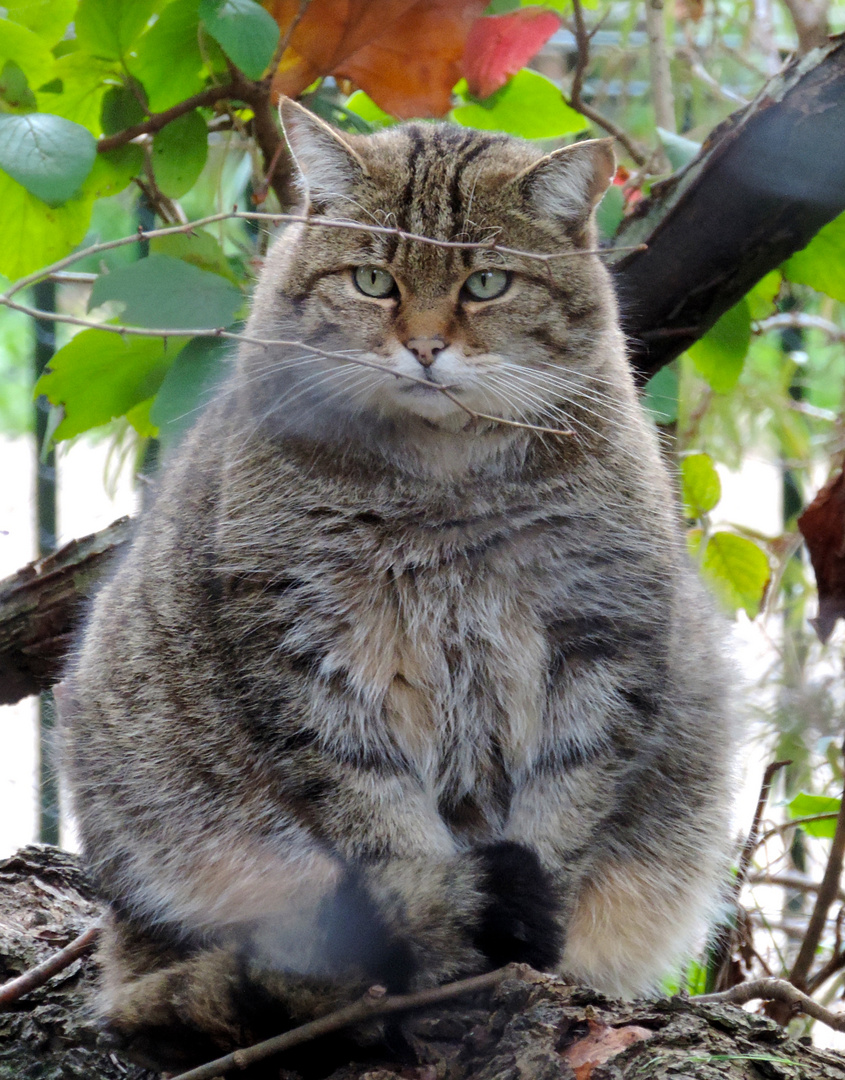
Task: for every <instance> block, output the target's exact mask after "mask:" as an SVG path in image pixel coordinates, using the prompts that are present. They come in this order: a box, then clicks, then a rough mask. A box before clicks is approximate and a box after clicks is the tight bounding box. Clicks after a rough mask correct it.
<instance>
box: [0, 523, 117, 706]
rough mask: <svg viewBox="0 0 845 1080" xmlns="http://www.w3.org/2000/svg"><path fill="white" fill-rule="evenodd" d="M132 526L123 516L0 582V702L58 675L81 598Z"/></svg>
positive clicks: (40, 686) (15, 698)
mask: <svg viewBox="0 0 845 1080" xmlns="http://www.w3.org/2000/svg"><path fill="white" fill-rule="evenodd" d="M130 531H131V523H130V521H129V519H128V518H121V519H120V521H115V522H114V523H113V524H112V525H109V527H108V528H107V529H103V531H102V532H98V533H92V534H91V535H90V536H85V537H83V538H82V539H81V540H72V541H71V542H70V543H69V544H65V546H64V547H63V548H60V549H59V550H58V551H57V552H55V553H54V554H53V555H48V556H47V557H46V558H44V559H38V560H36V561H35V562H32V563H30V564H29V565H28V566H25V567H24V568H23V569H22V570H19V571H18V572H17V573H16V574H13V575H12V576H11V577H9V578H6V580H5V581H2V582H0V705H11V704H13V703H14V702H16V701H19V700H20V699H21V698H22V697H26V696H27V694H37V693H38V691H39V690H45V689H47V687H49V686H50V685H52V683H54V682H55V681H56V680H57V679H58V678H59V676H60V675H61V667H62V662H63V660H64V658H65V654H66V653H67V650H68V648H69V646H70V642H71V640H72V637H73V631H74V629H75V627H76V625H77V623H78V622H79V618H80V616H81V614H82V608H83V603H82V601H83V600H84V599H85V598H87V597H88V596H90V595H91V593H92V592H93V590H94V587H95V585H96V583H97V581H98V580H99V579H100V578H101V577H102V574H103V572H104V570H105V569H106V567H107V566H108V565H109V563H110V562H111V560H112V559H113V558H114V556H115V554H116V553H117V552H118V551H119V550H120V548H121V547H122V546H123V545H124V544H125V543H126V541H127V540H128V539H129V534H130Z"/></svg>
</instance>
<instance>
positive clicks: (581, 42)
mask: <svg viewBox="0 0 845 1080" xmlns="http://www.w3.org/2000/svg"><path fill="white" fill-rule="evenodd" d="M572 12H573V18H574V22H575V42H576V44H577V46H578V58H577V60H576V63H575V71H574V73H573V75H572V87H571V89H570V91H569V104H570V105H571V106H572V108H573V109H575V110H577V111H578V112H579V113H582V114H583V115H584V116H586V117H587V119H588V120H592V121H593V123H594V124H597V125H598V126H599V127H600V128H602V129H603V130H604V131H606V132H607V133H608V135H612V136H613V137H614V139H616V141H617V142H618V143H620V144H621V145H622V146H624V147H625V150H626V151H627V152H628V154H629V155H630V156H631V157H632V158H633V159H634V161H635V162H636V163H637V164H638V165H640V166H644V165H646V164H647V162H648V155H647V154H645V153H643V151H642V150H641V149H640V148H639V147H638V146H637V144H636V143H635V142H634V140H633V139H631V138H630V136H628V135H626V133H625V132H624V131H623V130H622V128H620V127H618V126H617V125H616V124H614V123H613V121H612V120H608V118H607V117H606V116H603V115H602V114H601V113H600V112H598V110H596V109H594V108H593V107H592V105H588V104H587V102H586V101H584V98H583V94H582V91H583V89H584V76H585V75H586V73H587V68H588V67H589V63H590V35H589V33H588V32H587V28H586V26H585V25H584V9H583V8H582V6H581V0H572Z"/></svg>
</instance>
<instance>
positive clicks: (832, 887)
mask: <svg viewBox="0 0 845 1080" xmlns="http://www.w3.org/2000/svg"><path fill="white" fill-rule="evenodd" d="M843 859H845V795H843V798H842V802H841V804H840V806H839V816H838V817H837V819H836V831H835V832H834V834H833V843H832V844H831V846H830V855H829V856H828V859H827V866H826V867H825V871H824V875H823V877H822V883H821V886H820V888H819V892H818V895H817V896H816V903H815V906H814V907H813V912H812V914H811V915H810V920H809V922H808V923H807V933H806V934H805V936H804V940H803V941H802V943H801V948H800V949H799V950H798V955H797V956H796V958H795V963H794V964H793V965H792V971H791V972H790V973H789V981H790V982H791V983H793V984H794V985H795V986H797V987H798V989H799V990H804V989H806V987H807V977H808V976H809V973H810V967H811V966H812V963H813V958H814V957H815V955H816V949H817V947H818V944H819V942H820V941H821V936H822V932H823V931H824V927H825V923H826V922H827V913H828V911H829V910H830V906H831V904H833V902H834V900H835V899H836V894H837V892H838V891H839V880H840V878H841V877H842V864H843Z"/></svg>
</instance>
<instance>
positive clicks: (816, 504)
mask: <svg viewBox="0 0 845 1080" xmlns="http://www.w3.org/2000/svg"><path fill="white" fill-rule="evenodd" d="M798 528H799V529H800V530H801V535H802V536H803V537H804V542H805V543H806V545H807V550H808V551H809V552H810V559H811V560H812V563H813V570H814V571H815V573H816V584H817V586H818V590H819V613H818V615H817V616H816V618H815V619H812V620H811V621H812V623H813V626H814V627H815V629H816V633H817V634H818V636H819V639H820V640H821V641H827V639H828V638H829V637H830V634H831V632H832V630H833V627H834V625H835V624H836V620H837V619H839V618H845V472H840V473H839V474H838V475H837V476H835V477H834V478H833V479H832V480H830V481H828V483H827V484H825V486H824V487H823V488H822V489H821V491H820V492H819V493H818V495H816V497H815V499H813V501H812V502H811V503H810V505H809V506H808V507H807V509H806V510H805V511H804V513H803V514H802V515H801V516H800V517H799V518H798Z"/></svg>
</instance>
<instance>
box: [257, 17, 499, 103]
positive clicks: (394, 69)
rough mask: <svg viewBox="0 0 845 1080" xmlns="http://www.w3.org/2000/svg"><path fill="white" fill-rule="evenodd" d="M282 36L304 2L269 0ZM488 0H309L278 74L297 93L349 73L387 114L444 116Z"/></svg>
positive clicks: (276, 83) (282, 85) (281, 87)
mask: <svg viewBox="0 0 845 1080" xmlns="http://www.w3.org/2000/svg"><path fill="white" fill-rule="evenodd" d="M263 2H264V6H265V7H266V8H267V10H268V11H269V12H270V14H271V15H272V16H273V18H274V19H275V20H276V22H277V23H278V24H279V26H280V27H281V29H282V33H283V34H284V33H285V31H286V30H287V28H288V27H289V26H290V25H291V22H292V21H293V19H294V17H295V16H296V14H297V12H298V10H299V0H263ZM485 6H486V3H485V0H311V3H310V4H309V6H308V8H307V9H306V11H305V15H304V16H303V17H302V19H301V20H300V22H299V24H298V25H297V26H296V28H295V29H294V31H293V33H292V34H291V40H290V44H289V46H288V48H287V50H286V51H285V54H284V56H283V57H282V61H281V63H280V65H279V69H278V72H277V74H276V77H275V78H274V80H273V89H274V91H275V93H277V94H287V95H289V96H290V97H297V96H298V95H299V94H301V93H302V91H303V90H304V89H305V88H306V87H307V86H309V85H310V84H311V83H312V82H313V81H314V80H315V79H317V78H319V77H320V76H322V75H335V76H336V77H338V78H344V79H350V80H351V81H352V82H353V83H355V85H356V86H358V87H360V88H361V89H362V90H364V91H365V92H366V93H367V94H369V95H370V97H371V98H372V99H373V101H375V102H376V104H377V105H379V106H380V107H381V108H382V109H384V110H385V112H389V113H392V114H393V115H394V116H398V117H400V118H406V117H411V116H443V115H444V114H445V113H447V112H448V111H449V108H450V106H451V94H452V87H453V86H454V85H455V83H456V82H457V81H458V79H459V78H460V77H461V60H462V57H463V54H464V47H465V44H466V39H467V34H468V33H469V29H470V27H471V26H472V24H473V23H474V22H475V20H476V19H477V18H478V17H479V16H480V15H481V13H482V12H483V11H484V8H485Z"/></svg>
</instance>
